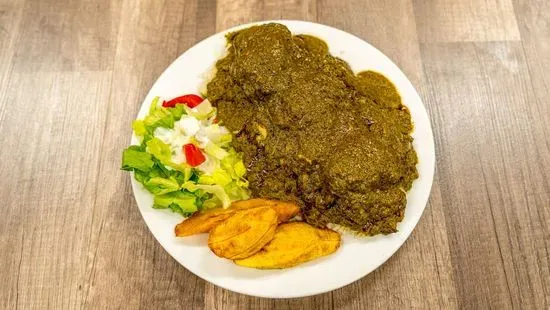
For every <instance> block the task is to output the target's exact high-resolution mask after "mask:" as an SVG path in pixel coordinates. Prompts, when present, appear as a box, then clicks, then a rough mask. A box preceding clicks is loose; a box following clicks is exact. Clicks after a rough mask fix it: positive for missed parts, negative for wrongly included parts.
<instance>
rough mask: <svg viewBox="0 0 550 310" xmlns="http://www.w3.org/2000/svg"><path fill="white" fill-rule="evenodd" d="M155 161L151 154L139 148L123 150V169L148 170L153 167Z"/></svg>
mask: <svg viewBox="0 0 550 310" xmlns="http://www.w3.org/2000/svg"><path fill="white" fill-rule="evenodd" d="M153 165H154V161H153V158H152V156H151V154H149V153H146V152H143V151H140V150H139V148H136V147H134V148H132V147H129V148H127V149H125V150H124V151H123V152H122V168H121V169H122V170H126V171H133V170H139V171H143V172H148V171H150V170H151V168H153Z"/></svg>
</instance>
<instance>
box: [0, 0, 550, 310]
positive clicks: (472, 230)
mask: <svg viewBox="0 0 550 310" xmlns="http://www.w3.org/2000/svg"><path fill="white" fill-rule="evenodd" d="M266 19H301V20H309V21H315V22H319V23H323V24H327V25H331V26H334V27H337V28H340V29H343V30H345V31H348V32H350V33H352V34H355V35H357V36H359V37H361V38H363V39H365V40H367V41H368V42H370V43H371V44H373V45H374V46H376V47H378V48H379V49H380V50H381V51H383V52H384V53H385V54H386V55H388V56H389V57H390V58H391V59H393V60H394V61H395V62H396V63H397V64H398V65H399V66H400V67H401V68H402V70H403V71H404V72H405V73H406V74H407V76H408V77H409V78H410V79H411V81H412V82H413V84H414V85H415V87H416V88H417V89H418V90H419V92H420V93H421V96H422V98H423V100H424V104H425V105H426V107H427V109H428V111H429V115H430V118H431V122H432V125H433V128H434V135H435V142H436V156H437V167H436V175H435V179H434V185H433V188H432V192H431V198H430V201H429V205H428V206H427V209H426V211H425V213H424V215H423V217H422V219H421V220H420V223H419V224H418V226H417V228H416V229H415V231H414V232H413V234H412V235H411V237H410V238H409V239H408V241H407V242H406V243H405V244H404V246H403V247H402V248H401V249H400V250H399V251H398V252H397V253H396V254H395V255H394V256H393V257H392V258H391V259H390V260H389V261H388V262H386V263H385V264H384V265H383V266H382V267H381V268H379V269H378V270H376V271H375V272H373V273H371V274H369V275H368V276H366V277H365V278H363V279H362V280H360V281H357V282H355V283H353V284H351V285H349V286H347V287H344V288H342V289H338V290H336V291H333V292H330V293H326V294H322V295H318V296H314V297H308V298H302V299H291V300H269V299H261V298H253V297H248V296H244V295H240V294H236V293H232V292H229V291H226V290H223V289H220V288H218V287H216V286H214V285H212V284H209V283H206V282H205V281H203V280H201V279H199V278H198V277H196V276H195V275H193V274H192V273H190V272H189V271H187V270H186V269H185V268H183V267H182V266H180V265H179V264H178V263H177V262H176V261H175V260H174V259H172V258H171V257H170V256H169V255H168V254H167V253H166V252H165V251H164V250H163V249H162V248H161V246H160V245H159V244H158V243H157V242H156V241H155V240H154V238H153V236H152V235H151V233H150V232H149V231H148V230H147V227H146V226H145V223H144V221H143V219H142V218H141V215H140V214H139V212H138V208H137V206H136V203H135V201H134V198H133V196H132V191H131V188H130V178H129V176H128V174H127V173H125V172H123V171H120V170H119V168H120V161H121V151H122V149H123V148H124V147H126V146H127V144H128V141H129V137H130V134H131V129H130V124H131V121H132V120H133V119H134V117H135V115H136V113H137V111H138V108H139V106H140V103H141V102H142V100H143V98H144V96H145V94H146V93H147V91H148V90H149V88H150V87H151V85H152V83H153V82H154V81H155V80H156V79H157V77H158V76H159V75H160V73H161V72H162V71H163V70H164V69H165V68H166V67H167V66H168V65H169V64H170V63H171V62H172V61H173V60H174V59H175V58H176V57H177V56H178V55H180V54H181V53H183V52H184V51H185V50H187V49H188V48H189V47H191V46H193V45H194V44H195V43H197V42H198V41H199V40H201V39H203V38H205V37H207V36H209V35H211V34H213V33H215V32H217V31H219V30H223V29H226V28H228V27H230V26H233V25H237V24H241V23H245V22H250V21H256V20H266ZM0 27H1V28H0V79H1V80H0V142H1V143H0V215H1V219H0V283H1V285H2V289H0V308H1V309H12V308H21V309H29V308H40V309H44V308H51V309H62V308H66V309H73V308H81V307H84V308H143V309H161V308H179V309H192V308H198V309H201V308H206V309H268V308H275V309H332V308H344V309H372V308H383V309H386V308H446V309H455V308H463V309H485V308H494V309H506V308H517V309H520V308H521V309H548V308H549V307H550V255H549V252H550V177H549V175H550V137H549V133H550V125H549V124H550V102H549V99H548V98H549V97H550V1H547V0H432V1H427V0H426V1H422V0H392V1H377V0H365V1H359V0H354V1H346V0H338V1H333V0H317V1H316V0H273V1H272V0H251V1H247V0H240V1H239V0H218V1H213V0H189V1H183V0H80V1H70V0H0Z"/></svg>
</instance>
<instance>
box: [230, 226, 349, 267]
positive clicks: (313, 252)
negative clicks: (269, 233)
mask: <svg viewBox="0 0 550 310" xmlns="http://www.w3.org/2000/svg"><path fill="white" fill-rule="evenodd" d="M339 247H340V234H339V233H337V232H335V231H332V230H329V229H319V228H315V227H313V226H311V225H309V224H306V223H303V222H291V223H286V224H282V225H280V226H279V227H277V229H276V232H275V236H274V237H273V240H272V241H271V242H270V243H269V244H268V245H266V246H265V247H264V248H263V249H262V250H260V251H259V252H257V253H256V254H254V255H252V256H250V257H247V258H244V259H237V260H235V263H236V264H237V265H239V266H243V267H250V268H258V269H281V268H289V267H294V266H296V265H299V264H301V263H305V262H308V261H311V260H313V259H316V258H319V257H322V256H325V255H329V254H332V253H334V252H335V251H336V250H337V249H338V248H339Z"/></svg>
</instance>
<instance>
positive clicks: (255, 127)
mask: <svg viewBox="0 0 550 310" xmlns="http://www.w3.org/2000/svg"><path fill="white" fill-rule="evenodd" d="M227 41H228V53H227V55H226V56H225V57H224V58H222V59H221V60H219V61H218V63H217V64H216V70H217V71H216V74H215V76H214V78H213V79H212V80H211V81H210V82H209V83H208V85H207V93H208V97H209V99H210V100H211V102H212V103H213V104H214V105H215V106H216V107H217V108H218V116H219V118H220V119H221V121H223V123H224V125H225V126H227V127H228V128H229V129H230V130H232V131H233V132H235V135H236V139H235V142H234V146H235V148H236V149H237V150H238V151H240V152H243V154H244V162H245V165H246V166H247V169H248V173H247V179H248V180H249V181H250V189H251V191H252V195H253V196H254V197H266V198H273V199H283V200H289V201H293V202H296V203H297V204H298V205H299V206H300V207H301V208H302V212H303V216H304V220H305V221H306V222H308V223H310V224H312V225H315V226H318V227H325V226H326V225H327V224H329V223H332V224H336V225H339V226H341V227H343V228H345V229H347V230H350V231H353V232H355V233H358V234H362V235H376V234H388V233H392V232H395V231H397V224H398V223H399V222H400V221H401V220H402V219H403V214H404V210H405V206H406V191H408V190H409V189H410V188H411V185H412V182H413V181H414V180H415V179H416V178H417V177H418V173H417V170H416V163H417V156H416V152H415V151H414V149H413V147H412V140H413V139H412V137H411V135H410V133H411V131H412V129H413V124H412V121H411V116H410V113H409V111H408V110H407V109H406V107H405V106H403V104H402V102H401V97H400V95H399V93H398V92H397V90H396V88H395V86H394V85H393V84H392V83H391V82H390V81H389V80H388V79H387V78H385V77H384V76H383V75H381V74H379V73H376V72H373V71H365V72H360V73H359V74H354V73H353V72H352V70H351V69H350V67H349V65H348V64H347V63H346V62H344V61H342V60H341V59H338V58H336V57H334V56H331V55H330V54H329V53H328V47H327V44H326V43H325V42H324V41H322V40H320V39H318V38H315V37H313V36H308V35H296V36H293V35H292V34H291V33H290V31H289V30H288V29H287V28H286V27H285V26H283V25H280V24H266V25H261V26H254V27H250V28H247V29H244V30H241V31H238V32H235V33H231V34H230V35H228V36H227Z"/></svg>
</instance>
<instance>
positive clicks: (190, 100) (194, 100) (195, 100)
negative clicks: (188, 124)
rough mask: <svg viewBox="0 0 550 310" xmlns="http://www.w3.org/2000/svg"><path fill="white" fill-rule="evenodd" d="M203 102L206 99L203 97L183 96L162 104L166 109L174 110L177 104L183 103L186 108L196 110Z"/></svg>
mask: <svg viewBox="0 0 550 310" xmlns="http://www.w3.org/2000/svg"><path fill="white" fill-rule="evenodd" d="M203 100H204V99H202V97H200V96H197V95H193V94H189V95H183V96H179V97H176V98H174V99H172V100H168V101H164V102H163V103H162V106H163V107H165V108H173V107H175V106H176V104H178V103H183V104H185V105H186V106H188V107H190V108H194V107H196V106H198V105H199V104H201V102H202V101H203Z"/></svg>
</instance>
